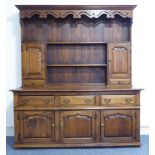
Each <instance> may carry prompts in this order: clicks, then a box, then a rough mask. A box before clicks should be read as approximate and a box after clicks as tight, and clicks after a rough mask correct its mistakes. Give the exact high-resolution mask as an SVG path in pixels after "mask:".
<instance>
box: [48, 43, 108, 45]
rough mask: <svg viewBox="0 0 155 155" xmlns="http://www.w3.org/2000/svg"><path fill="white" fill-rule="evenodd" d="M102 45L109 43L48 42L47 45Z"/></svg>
mask: <svg viewBox="0 0 155 155" xmlns="http://www.w3.org/2000/svg"><path fill="white" fill-rule="evenodd" d="M96 44H97V45H98V44H99V45H101V44H107V42H47V45H96Z"/></svg>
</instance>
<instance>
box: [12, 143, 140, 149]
mask: <svg viewBox="0 0 155 155" xmlns="http://www.w3.org/2000/svg"><path fill="white" fill-rule="evenodd" d="M129 146H132V147H133V146H135V147H139V146H140V142H132V143H85V144H60V143H54V144H33V143H31V144H30V143H27V144H26V143H25V144H15V145H14V147H15V148H60V147H61V148H64V147H67V148H68V147H83V148H84V147H129Z"/></svg>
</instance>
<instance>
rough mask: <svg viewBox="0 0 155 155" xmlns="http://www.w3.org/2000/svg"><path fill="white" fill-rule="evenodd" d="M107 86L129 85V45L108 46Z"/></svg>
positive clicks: (114, 44)
mask: <svg viewBox="0 0 155 155" xmlns="http://www.w3.org/2000/svg"><path fill="white" fill-rule="evenodd" d="M107 76H108V77H107V79H108V85H131V50H130V43H109V44H108V75H107Z"/></svg>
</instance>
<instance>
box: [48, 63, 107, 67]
mask: <svg viewBox="0 0 155 155" xmlns="http://www.w3.org/2000/svg"><path fill="white" fill-rule="evenodd" d="M104 66H105V67H106V66H107V64H49V65H47V67H104Z"/></svg>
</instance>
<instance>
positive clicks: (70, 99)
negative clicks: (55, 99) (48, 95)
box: [60, 95, 95, 105]
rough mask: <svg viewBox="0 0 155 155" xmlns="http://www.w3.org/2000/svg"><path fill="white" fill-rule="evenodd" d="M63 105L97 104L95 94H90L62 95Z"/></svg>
mask: <svg viewBox="0 0 155 155" xmlns="http://www.w3.org/2000/svg"><path fill="white" fill-rule="evenodd" d="M60 104H63V105H95V95H90V96H60Z"/></svg>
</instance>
